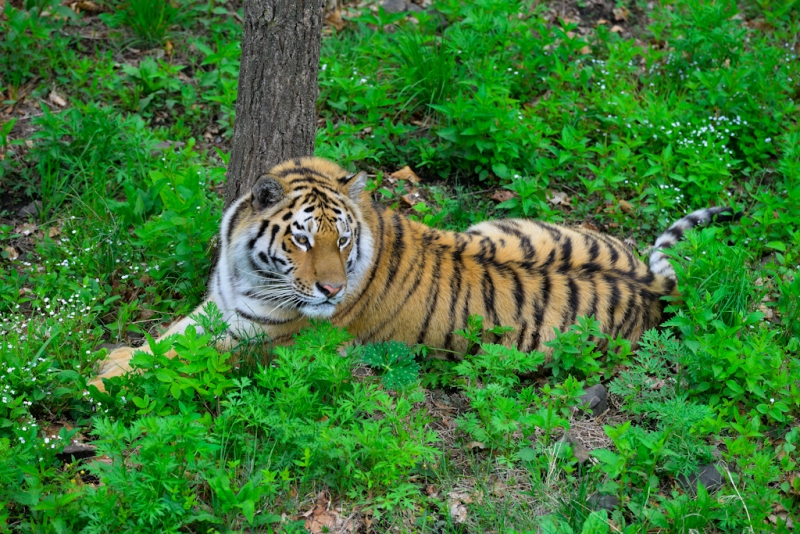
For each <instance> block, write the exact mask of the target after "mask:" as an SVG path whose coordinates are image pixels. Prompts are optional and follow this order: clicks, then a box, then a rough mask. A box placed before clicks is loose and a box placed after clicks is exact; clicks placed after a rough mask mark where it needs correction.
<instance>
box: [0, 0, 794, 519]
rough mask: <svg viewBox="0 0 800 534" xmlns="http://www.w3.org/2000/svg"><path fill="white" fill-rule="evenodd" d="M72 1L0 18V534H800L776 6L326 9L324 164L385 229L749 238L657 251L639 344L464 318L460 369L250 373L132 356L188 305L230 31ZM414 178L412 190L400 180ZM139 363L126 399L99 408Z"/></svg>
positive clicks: (198, 274)
mask: <svg viewBox="0 0 800 534" xmlns="http://www.w3.org/2000/svg"><path fill="white" fill-rule="evenodd" d="M81 4H87V5H85V6H84V7H79V6H80V5H81ZM88 4H90V3H81V2H78V3H74V4H72V3H70V5H71V6H73V7H74V8H75V9H72V8H70V7H69V6H68V5H66V4H65V5H62V3H60V2H54V1H49V0H37V1H25V2H10V1H9V2H5V3H4V4H3V15H2V17H0V29H2V32H0V92H2V95H3V106H2V109H0V197H1V198H0V218H1V219H0V256H2V258H1V259H0V262H2V263H3V269H2V271H0V314H2V315H0V504H2V505H1V506H0V525H1V526H2V529H3V530H10V531H14V532H43V533H44V532H109V531H121V532H123V531H124V532H204V533H205V532H229V531H238V532H302V531H304V529H305V528H306V527H308V528H309V529H311V530H312V531H314V530H313V529H314V528H317V529H319V524H320V523H319V522H318V523H314V522H313V521H312V519H313V518H319V519H324V520H326V521H332V522H333V523H335V524H337V525H338V526H337V527H336V528H346V527H347V525H349V526H350V527H354V528H363V529H364V530H366V531H375V532H387V531H390V530H392V529H396V530H399V531H408V532H488V531H497V532H536V531H538V532H547V533H564V534H566V533H572V532H581V533H587V534H588V533H595V532H597V533H600V532H626V533H635V532H651V531H659V532H675V533H689V532H701V531H702V532H730V533H740V532H791V531H792V528H793V524H794V523H796V522H797V521H798V520H800V517H798V496H800V477H798V466H797V461H798V460H797V458H798V457H797V445H798V440H799V436H798V430H797V417H798V415H800V385H798V380H799V379H800V356H799V351H800V341H799V339H800V305H798V302H800V275H798V273H800V230H798V228H799V227H800V211H798V210H797V206H798V205H800V181H798V180H799V179H800V178H799V177H800V131H798V128H797V122H798V111H797V103H796V100H795V99H797V98H798V96H800V95H798V91H797V87H798V84H797V80H798V79H800V71H799V68H798V62H797V46H798V42H797V35H800V31H799V30H800V27H799V26H798V25H799V24H800V17H798V15H800V11H798V8H799V7H800V5H797V2H774V1H769V0H745V1H743V2H739V3H738V4H737V3H735V2H733V1H732V0H720V1H717V2H701V1H699V0H673V1H671V2H662V3H660V4H659V3H648V2H644V1H633V0H625V1H618V2H616V4H615V5H614V8H615V9H616V10H617V11H616V13H617V14H615V15H613V16H614V17H617V16H619V18H618V19H617V20H616V21H614V22H608V23H606V22H601V21H599V20H597V19H596V18H595V19H593V20H589V19H590V18H591V13H590V12H589V11H587V10H586V9H585V8H586V6H584V5H583V3H581V2H578V3H576V5H575V9H576V10H577V11H576V12H578V13H583V15H582V17H583V20H581V21H577V22H576V21H575V20H572V19H569V20H567V19H565V18H559V17H557V16H555V15H554V13H553V11H552V10H551V8H550V6H548V5H547V3H542V2H517V1H511V0H503V1H494V0H492V1H490V0H478V1H475V2H462V1H456V0H439V1H436V2H434V8H435V10H428V11H422V12H414V13H413V14H411V15H409V13H387V12H386V11H384V10H381V9H380V8H379V7H378V5H377V3H368V4H367V5H365V6H361V8H356V7H354V6H352V5H350V4H351V3H349V2H345V6H344V11H343V14H344V17H345V20H346V26H345V28H344V29H342V30H341V31H337V30H335V29H333V28H326V30H325V35H324V38H323V43H322V54H321V60H320V71H319V85H320V93H319V99H318V105H317V107H318V114H319V118H320V122H319V124H320V126H319V128H318V133H317V143H316V152H317V154H318V155H320V156H325V157H329V158H331V159H333V160H335V161H337V162H338V163H340V164H341V165H343V166H346V167H348V168H350V169H353V170H355V169H356V168H359V169H366V170H367V171H369V172H370V173H371V174H372V176H373V182H372V184H371V186H370V187H372V188H373V194H374V198H375V199H376V200H377V201H380V202H382V203H384V204H387V205H390V206H393V207H395V208H398V209H401V210H403V211H404V212H406V214H408V215H409V216H411V217H415V218H417V219H418V220H420V221H422V222H425V223H426V224H429V225H432V226H436V227H439V228H446V229H451V230H463V229H465V228H467V227H469V226H470V225H472V224H475V223H477V222H480V221H482V220H486V219H489V218H493V217H504V216H514V217H517V216H523V217H534V216H535V217H540V218H543V219H546V220H550V221H554V222H565V223H574V224H585V225H587V226H588V227H590V228H597V229H599V230H601V231H603V232H606V233H609V234H613V235H615V236H617V237H619V238H622V239H624V238H628V239H629V240H632V243H633V245H634V248H636V249H637V250H638V251H639V252H642V253H643V252H644V251H645V249H646V247H647V246H648V245H650V244H652V242H653V240H654V239H655V236H657V235H658V234H659V233H660V232H662V231H663V230H664V229H665V228H666V227H667V226H668V225H669V224H671V223H672V222H673V221H674V220H675V219H677V218H678V217H680V216H681V215H682V214H684V213H687V212H689V211H691V210H693V209H696V208H700V207H706V206H709V205H730V206H733V207H734V208H735V209H737V210H741V211H743V212H744V217H743V218H742V219H741V220H740V221H739V222H737V223H734V224H731V225H729V226H715V227H712V228H703V229H698V230H697V231H694V232H692V233H690V234H689V235H688V236H687V239H686V240H685V242H683V243H682V244H681V245H680V246H678V247H676V248H675V249H674V250H673V251H672V252H671V256H672V262H673V265H674V267H675V270H676V273H677V276H678V289H679V291H680V294H681V298H680V300H673V301H671V302H670V303H669V306H670V307H669V310H668V311H669V313H670V316H669V319H668V320H667V322H666V323H665V324H664V325H663V326H662V327H661V328H659V329H656V330H652V331H649V332H647V333H646V334H645V335H644V337H643V339H642V340H641V342H640V343H639V345H638V346H635V347H631V345H630V343H628V342H626V341H625V340H620V339H608V338H606V337H605V336H603V335H602V334H601V333H600V332H599V330H598V325H597V323H596V321H595V320H594V318H591V317H587V318H579V320H578V322H577V323H578V324H576V325H575V326H574V327H572V328H571V329H569V330H567V331H564V332H558V333H557V335H556V337H555V339H554V340H553V341H552V342H550V343H548V348H549V349H550V350H551V353H550V354H549V355H547V356H546V355H544V354H541V353H536V352H533V353H521V352H519V351H517V350H515V349H511V348H507V347H504V346H502V345H498V344H496V343H495V341H497V339H499V337H498V336H502V335H503V333H504V332H506V329H504V328H503V327H502V325H490V324H484V322H483V320H482V319H481V318H479V317H473V318H471V319H470V326H469V328H467V329H465V330H464V331H461V332H458V333H456V334H457V335H461V336H463V337H465V338H466V339H467V342H468V345H469V347H470V348H469V350H468V351H466V353H465V354H458V355H452V356H453V358H452V359H451V360H440V359H437V358H435V357H433V356H434V355H436V354H439V355H440V353H437V352H436V349H437V348H436V347H407V346H405V345H402V344H398V343H384V344H379V345H374V346H367V347H356V346H352V345H351V344H349V343H348V340H349V338H348V335H347V333H346V332H343V331H340V330H337V329H335V328H332V327H331V326H330V325H328V324H324V323H319V324H314V325H313V327H312V328H310V329H308V330H307V331H304V332H303V333H301V334H300V335H299V336H298V337H297V339H296V341H295V344H294V345H292V346H290V347H284V348H280V349H277V350H276V351H275V352H274V353H272V354H264V353H263V351H260V350H259V347H261V346H263V344H260V343H259V340H251V341H253V343H249V344H246V345H243V346H242V347H240V348H239V349H237V350H234V351H233V352H231V353H229V352H220V351H218V350H217V348H216V346H215V343H214V341H215V339H214V337H213V335H211V334H199V333H197V332H196V331H193V330H191V329H190V330H188V331H187V332H186V333H185V335H182V336H178V337H175V338H171V339H168V340H160V341H158V342H154V341H153V337H152V336H155V335H157V333H158V331H159V325H160V324H163V323H167V322H170V321H172V320H173V319H174V318H175V317H177V316H183V315H185V314H187V313H190V312H191V311H192V310H193V309H194V308H195V307H196V306H197V305H198V304H199V303H200V302H201V301H202V299H203V296H204V293H205V286H206V281H207V277H208V273H209V270H210V267H211V259H212V258H213V256H214V247H215V245H216V243H215V241H216V237H215V234H216V232H217V230H218V225H219V220H220V216H221V209H222V204H223V202H222V199H221V198H220V191H221V190H222V187H221V186H222V185H223V184H224V180H225V166H226V164H227V160H228V155H229V150H230V140H231V138H232V134H233V124H234V121H235V102H236V92H237V88H236V84H237V80H238V70H239V58H240V54H241V49H240V46H239V45H240V42H241V20H242V16H243V13H242V12H241V11H235V9H236V7H235V5H234V3H224V2H196V1H189V0H178V1H176V2H149V1H143V0H135V1H134V0H130V1H121V0H120V1H114V2H107V3H97V4H102V6H101V9H100V11H102V12H101V13H98V12H97V11H93V10H91V9H90V8H89V7H87V6H88ZM237 5H238V4H237ZM84 9H86V11H83V10H84ZM611 16H612V15H611V14H609V15H608V16H607V17H606V19H607V20H608V18H610V17H611ZM614 26H616V27H614ZM98 32H100V33H101V34H102V35H103V36H105V37H107V38H104V39H97V38H95V36H96V35H98ZM405 165H409V166H410V167H411V168H412V169H413V170H414V171H416V173H417V174H418V175H419V176H420V177H421V178H422V182H421V183H417V182H416V181H411V180H404V179H397V178H396V177H393V176H392V175H391V174H392V172H393V171H396V170H397V169H399V168H401V167H403V166H405ZM20 208H25V209H24V210H23V211H20ZM443 283H446V281H443ZM200 320H201V323H203V324H204V325H205V328H204V330H203V331H205V332H215V331H217V332H219V331H222V330H224V326H223V325H222V324H220V321H221V318H220V316H219V313H218V312H217V311H216V310H214V309H213V308H209V309H207V310H206V315H205V316H204V317H203V318H201V319H200ZM221 329H222V330H221ZM145 340H149V341H150V342H151V346H152V347H155V351H154V355H150V356H148V355H146V354H145V353H139V354H138V355H137V356H136V358H135V360H134V364H135V365H136V366H137V368H138V373H134V374H131V375H129V376H127V377H122V378H115V379H113V380H111V381H109V383H108V384H107V390H108V393H100V392H98V391H96V390H95V389H93V388H87V386H86V381H87V379H89V378H90V377H92V376H93V374H94V366H95V364H96V362H97V361H98V360H101V359H102V358H103V357H104V356H105V354H106V353H107V351H108V350H109V349H111V348H112V347H114V346H116V345H117V344H119V343H122V344H126V345H131V344H134V345H135V344H139V343H141V342H143V341H145ZM598 343H599V344H600V345H599V346H600V348H602V349H603V350H600V348H599V347H598ZM173 349H174V350H175V351H177V353H178V354H179V355H180V356H181V357H180V358H179V359H169V358H166V356H165V354H166V353H167V352H168V351H170V350H173ZM545 362H546V363H545ZM598 384H603V385H604V386H605V387H606V389H607V390H608V392H609V394H610V398H609V399H608V411H607V412H605V413H604V414H594V415H599V416H600V417H599V418H597V417H594V415H591V414H589V411H590V410H592V409H593V408H592V405H591V404H590V402H589V400H590V398H591V395H592V393H591V392H592V391H597V389H596V387H597V385H598ZM587 394H588V396H587ZM76 444H79V445H80V446H81V447H84V448H85V447H86V446H87V444H92V446H93V447H95V450H94V451H93V452H92V453H91V454H92V455H93V456H92V458H85V457H84V456H81V455H80V454H78V453H70V452H69V451H70V450H71V449H66V450H67V451H68V452H67V453H64V451H65V447H67V446H69V445H72V446H73V447H74V446H75V445H76ZM701 473H705V475H704V476H703V477H700V474H701ZM336 521H339V523H336ZM347 521H350V523H347ZM314 525H317V526H316V527H315V526H314ZM316 531H317V532H318V531H319V530H316Z"/></svg>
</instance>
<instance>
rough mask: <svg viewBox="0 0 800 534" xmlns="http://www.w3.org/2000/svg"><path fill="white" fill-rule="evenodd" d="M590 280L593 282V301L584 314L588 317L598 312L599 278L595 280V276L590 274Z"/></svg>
mask: <svg viewBox="0 0 800 534" xmlns="http://www.w3.org/2000/svg"><path fill="white" fill-rule="evenodd" d="M589 281H590V282H591V283H592V302H591V304H589V308H588V309H587V310H586V313H585V314H584V315H585V316H586V317H592V316H593V315H596V314H597V280H595V277H594V276H590V277H589ZM595 319H597V317H595Z"/></svg>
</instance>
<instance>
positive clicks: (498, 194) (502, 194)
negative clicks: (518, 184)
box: [489, 189, 517, 202]
mask: <svg viewBox="0 0 800 534" xmlns="http://www.w3.org/2000/svg"><path fill="white" fill-rule="evenodd" d="M516 196H517V194H516V193H514V192H513V191H509V190H508V189H496V190H495V192H494V193H492V196H490V197H489V198H491V199H492V200H494V201H496V202H505V201H506V200H511V199H512V198H514V197H516Z"/></svg>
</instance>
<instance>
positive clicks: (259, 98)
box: [225, 0, 326, 208]
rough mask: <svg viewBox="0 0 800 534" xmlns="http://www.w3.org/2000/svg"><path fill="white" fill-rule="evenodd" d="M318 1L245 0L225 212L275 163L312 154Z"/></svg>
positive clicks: (320, 0) (321, 0) (319, 26)
mask: <svg viewBox="0 0 800 534" xmlns="http://www.w3.org/2000/svg"><path fill="white" fill-rule="evenodd" d="M325 1H326V0H246V1H245V5H244V10H245V17H244V35H243V38H242V59H241V66H240V70H239V92H238V95H237V98H236V119H235V124H234V128H233V151H232V154H231V159H230V162H229V165H228V181H227V185H226V187H225V207H226V208H227V207H228V206H229V205H230V204H231V203H233V201H234V200H236V198H238V197H239V196H241V195H242V194H244V193H245V192H247V191H248V190H249V189H250V187H252V185H253V184H254V183H255V181H256V180H257V179H258V177H259V176H260V175H261V174H263V173H264V172H266V171H267V170H269V169H270V168H271V167H272V166H273V165H275V164H276V163H279V162H281V161H283V160H286V159H289V158H293V157H299V156H311V155H313V153H314V136H315V131H316V125H317V112H316V102H317V91H318V87H317V74H318V70H319V55H320V43H321V39H322V21H323V9H324V6H325Z"/></svg>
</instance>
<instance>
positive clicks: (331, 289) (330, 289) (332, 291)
mask: <svg viewBox="0 0 800 534" xmlns="http://www.w3.org/2000/svg"><path fill="white" fill-rule="evenodd" d="M343 287H344V286H334V285H331V284H320V283H319V282H317V289H319V290H320V291H322V293H323V294H324V295H325V296H326V297H332V296H334V295H336V294H337V293H338V292H339V291H341V290H342V288H343Z"/></svg>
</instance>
